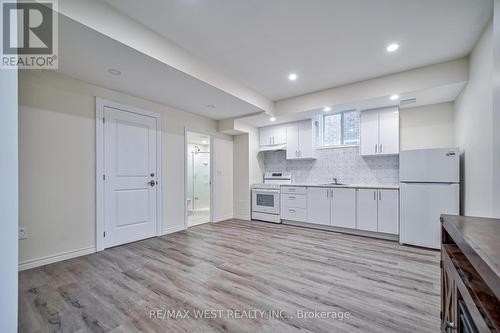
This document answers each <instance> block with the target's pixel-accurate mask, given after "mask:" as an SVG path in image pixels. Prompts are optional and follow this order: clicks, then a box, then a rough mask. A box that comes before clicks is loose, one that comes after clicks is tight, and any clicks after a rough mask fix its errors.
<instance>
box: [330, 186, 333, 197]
mask: <svg viewBox="0 0 500 333" xmlns="http://www.w3.org/2000/svg"><path fill="white" fill-rule="evenodd" d="M330 198H332V199H333V188H331V189H330Z"/></svg>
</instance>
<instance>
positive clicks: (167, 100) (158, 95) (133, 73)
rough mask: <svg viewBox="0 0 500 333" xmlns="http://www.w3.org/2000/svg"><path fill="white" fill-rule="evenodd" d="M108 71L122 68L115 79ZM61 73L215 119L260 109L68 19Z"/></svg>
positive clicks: (62, 21) (62, 31) (62, 26)
mask: <svg viewBox="0 0 500 333" xmlns="http://www.w3.org/2000/svg"><path fill="white" fill-rule="evenodd" d="M109 68H114V69H118V70H120V71H121V72H122V74H121V75H118V76H115V75H111V74H109V73H108V69H109ZM58 71H59V72H61V73H63V74H66V75H69V76H71V77H74V78H77V79H79V80H82V81H85V82H89V83H92V84H96V85H99V86H102V87H105V88H108V89H112V90H116V91H120V92H124V93H127V94H129V95H132V96H137V97H141V98H144V99H148V100H151V101H154V102H157V103H161V104H164V105H169V106H172V107H175V108H178V109H180V110H185V111H189V112H192V113H196V114H200V115H203V116H206V117H209V118H212V119H224V118H231V117H237V116H242V115H248V114H253V113H255V112H259V111H260V110H259V109H258V108H256V107H255V106H253V105H250V104H248V103H246V102H244V101H242V100H240V99H238V98H236V97H234V96H232V95H230V94H227V93H225V92H223V91H221V90H219V89H217V88H214V87H213V86H211V85H208V84H206V83H204V82H202V81H200V80H197V79H195V78H193V77H191V76H189V75H187V74H185V73H183V72H180V71H178V70H176V69H174V68H172V67H170V66H168V65H165V64H164V63H161V62H159V61H156V60H154V59H153V58H151V57H149V56H147V55H144V54H142V53H140V52H138V51H136V50H134V49H132V48H130V47H128V46H125V45H123V44H121V43H119V42H117V41H116V40H114V39H111V38H108V37H106V36H104V35H102V34H100V33H98V32H96V31H94V30H92V29H89V28H87V27H86V26H84V25H82V24H80V23H77V22H75V21H73V20H71V19H69V18H67V17H65V16H63V15H59V70H58ZM207 105H214V107H213V108H211V107H207Z"/></svg>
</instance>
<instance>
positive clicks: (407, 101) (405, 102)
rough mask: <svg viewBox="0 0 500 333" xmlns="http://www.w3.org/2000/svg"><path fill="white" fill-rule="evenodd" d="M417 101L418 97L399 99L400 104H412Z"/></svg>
mask: <svg viewBox="0 0 500 333" xmlns="http://www.w3.org/2000/svg"><path fill="white" fill-rule="evenodd" d="M416 101H417V99H416V98H407V99H402V100H400V101H399V105H407V104H412V103H415V102H416Z"/></svg>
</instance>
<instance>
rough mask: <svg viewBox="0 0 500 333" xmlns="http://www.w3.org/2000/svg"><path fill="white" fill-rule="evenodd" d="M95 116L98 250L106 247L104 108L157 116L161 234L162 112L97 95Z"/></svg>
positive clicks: (158, 231) (158, 221) (159, 222)
mask: <svg viewBox="0 0 500 333" xmlns="http://www.w3.org/2000/svg"><path fill="white" fill-rule="evenodd" d="M95 103H96V104H95V105H96V107H95V112H96V117H95V138H96V140H95V145H96V146H95V151H96V156H95V158H96V164H95V190H96V235H95V236H96V252H97V251H102V250H104V249H105V247H104V225H105V224H104V222H105V217H104V206H105V204H104V194H105V193H104V108H105V107H109V108H112V109H115V110H118V111H123V112H130V113H135V114H139V115H143V116H149V117H153V118H156V174H157V182H158V186H157V187H156V189H157V195H156V236H160V235H161V227H162V225H163V205H162V202H163V172H162V171H163V170H162V169H163V168H162V163H163V161H162V153H161V152H162V148H161V147H162V145H161V144H162V141H163V131H162V130H161V128H162V116H161V114H160V113H157V112H153V111H148V110H143V109H140V108H136V107H134V106H130V105H125V104H120V103H117V102H114V101H111V100H107V99H104V98H100V97H96V102H95Z"/></svg>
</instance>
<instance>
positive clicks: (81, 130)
mask: <svg viewBox="0 0 500 333" xmlns="http://www.w3.org/2000/svg"><path fill="white" fill-rule="evenodd" d="M19 90H20V99H19V105H20V115H19V129H20V134H19V138H20V152H19V153H20V168H19V169H20V224H21V225H22V226H24V227H26V229H27V232H28V239H26V240H22V241H20V262H21V263H29V262H31V261H33V260H37V259H40V258H45V257H50V256H54V255H59V254H63V253H68V252H69V254H70V255H71V252H72V251H79V252H77V253H82V251H83V252H85V251H86V250H91V249H93V248H94V246H95V185H94V179H95V96H99V97H102V98H106V99H110V100H114V101H117V102H119V103H122V104H128V105H132V106H136V107H140V108H143V109H147V110H151V111H156V112H159V113H162V114H163V124H162V131H163V137H164V142H163V144H162V148H163V152H162V157H163V175H164V184H163V189H164V198H163V200H164V207H163V210H164V219H163V220H164V221H163V222H164V223H163V231H164V232H171V231H175V230H179V229H182V228H183V226H184V217H185V214H184V203H185V198H184V195H183V193H184V186H185V183H184V155H185V152H184V149H185V148H184V147H185V146H184V142H185V141H184V134H185V132H184V131H185V126H189V129H190V130H192V131H199V132H201V133H211V134H215V133H216V131H217V122H216V121H214V120H211V119H208V118H205V117H201V116H198V115H194V114H191V113H188V112H183V111H180V110H176V109H173V108H171V107H168V106H164V105H160V104H157V103H153V102H150V101H146V100H143V99H140V98H136V97H132V96H128V95H125V94H122V93H119V92H115V91H112V90H108V89H104V88H101V87H98V86H94V85H90V84H87V83H84V82H81V81H78V80H74V79H71V78H69V77H67V76H62V75H59V74H55V73H52V72H41V71H34V70H31V71H27V72H25V73H22V75H20V82H19ZM216 135H217V136H218V137H219V140H221V141H223V142H227V144H230V145H232V137H230V136H226V135H219V134H216ZM221 154H225V151H224V152H222V153H221ZM226 158H227V159H230V160H231V161H232V149H231V156H227V157H226ZM224 181H225V182H230V183H231V187H232V174H231V175H230V176H228V177H225V176H224ZM226 206H229V207H230V208H231V209H232V202H231V203H221V204H220V205H219V206H217V207H216V209H221V210H223V213H224V214H225V213H226V211H225V209H226ZM216 214H217V213H216Z"/></svg>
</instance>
